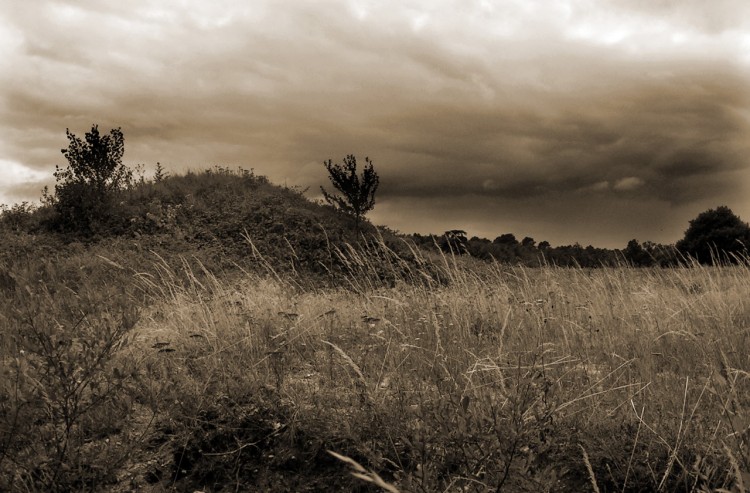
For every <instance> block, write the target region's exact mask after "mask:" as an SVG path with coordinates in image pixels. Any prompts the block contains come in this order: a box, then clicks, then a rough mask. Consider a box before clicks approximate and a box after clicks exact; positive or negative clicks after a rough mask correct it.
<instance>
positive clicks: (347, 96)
mask: <svg viewBox="0 0 750 493" xmlns="http://www.w3.org/2000/svg"><path fill="white" fill-rule="evenodd" d="M24 5H25V4H24V3H23V2H16V3H6V4H5V5H3V7H0V9H2V10H3V12H2V13H3V14H4V15H3V16H0V19H2V20H0V40H2V41H3V45H4V46H7V47H8V54H7V56H6V57H4V58H3V60H0V64H2V65H0V67H2V68H3V70H0V130H2V131H1V132H0V156H2V157H3V158H4V159H6V160H8V161H12V162H14V163H22V164H23V166H24V167H25V168H26V169H29V170H34V171H37V172H40V173H47V174H48V176H51V173H52V171H53V170H54V165H55V164H64V163H63V159H62V156H61V154H60V152H59V150H60V149H61V148H62V147H65V146H66V145H67V142H66V139H65V128H70V129H71V130H72V131H73V132H74V133H76V134H79V135H80V134H83V133H84V132H86V131H87V130H88V129H89V128H90V127H91V125H92V124H93V123H97V124H99V125H100V128H102V129H105V130H108V129H109V128H112V127H122V128H123V131H124V133H125V146H126V154H125V160H126V162H128V163H132V164H135V163H147V164H149V165H151V166H153V164H155V162H156V161H160V162H161V163H162V164H164V165H165V166H167V167H168V169H170V170H171V171H179V170H184V169H187V168H201V167H206V166H210V165H212V164H223V165H232V166H233V165H242V166H244V167H248V168H249V167H253V168H255V169H256V172H258V173H262V174H266V175H269V177H270V178H271V179H272V180H274V181H277V182H281V183H283V182H287V183H292V184H300V185H303V186H310V187H311V190H317V185H318V184H324V181H325V174H324V169H323V167H322V165H321V163H322V161H324V160H327V159H329V158H330V159H334V160H340V159H341V158H343V157H344V156H345V155H347V154H350V153H354V154H356V155H357V156H360V157H364V156H365V155H368V156H370V157H371V158H373V159H374V161H375V165H376V169H377V170H378V171H379V172H380V175H381V187H380V190H379V198H380V202H379V206H378V208H376V215H375V216H373V217H376V218H378V220H381V221H382V222H384V223H386V224H392V223H393V224H396V223H398V222H401V221H402V217H403V216H404V214H403V213H402V212H400V211H399V210H398V209H397V208H396V205H395V204H408V206H409V207H410V211H422V212H421V213H422V214H423V215H422V216H420V217H417V216H414V215H413V214H409V217H411V219H410V221H412V222H411V224H412V226H411V227H409V226H408V225H405V224H404V225H403V226H402V227H403V229H404V230H410V229H412V230H413V229H416V228H417V227H421V226H423V225H425V224H428V223H429V224H434V227H436V228H441V227H444V226H445V227H446V229H452V226H448V225H441V224H442V223H440V221H438V220H431V219H430V220H428V219H426V218H427V217H428V216H432V215H433V214H435V215H437V216H436V217H440V218H445V220H446V221H448V218H453V219H451V220H452V221H455V222H459V221H460V220H461V218H463V221H465V222H466V223H470V222H472V221H473V222H474V223H476V225H477V228H482V231H489V230H490V228H491V225H492V224H493V223H492V221H496V227H497V228H498V229H500V228H503V229H507V227H506V226H504V225H507V224H509V222H510V221H511V220H512V218H513V217H523V218H524V223H523V224H536V225H538V228H539V229H538V230H537V231H542V232H543V231H544V227H548V228H550V230H552V229H553V228H563V226H560V225H561V224H567V223H568V221H569V220H566V219H565V217H562V216H560V214H562V212H561V211H566V214H570V215H571V217H573V216H580V215H582V214H584V215H588V217H589V219H590V220H589V221H587V222H585V223H584V225H583V226H575V228H582V229H576V230H575V233H576V234H580V235H581V236H582V237H581V238H580V241H582V242H585V241H586V239H585V236H586V235H591V236H594V235H602V236H606V235H607V234H609V235H611V236H612V238H614V239H613V240H612V241H619V239H620V238H622V237H625V236H628V235H630V236H631V237H632V235H633V233H632V231H631V232H626V231H623V229H624V228H626V227H631V226H632V227H635V226H634V223H633V222H632V221H631V220H630V219H629V218H630V215H632V211H633V210H634V208H633V206H632V201H636V200H637V201H638V203H639V204H649V205H650V206H651V207H654V208H655V209H654V211H652V213H651V214H649V221H651V222H650V223H649V224H648V225H646V226H644V229H641V230H640V231H641V232H642V233H643V234H644V235H651V234H654V235H660V236H659V238H653V237H652V238H651V239H658V240H669V236H668V233H667V232H664V231H666V230H667V229H668V228H667V222H668V221H674V220H675V216H674V214H676V212H675V211H681V213H683V214H687V216H685V217H682V218H680V219H679V221H682V222H685V221H687V219H690V218H691V217H692V216H691V215H690V214H692V215H694V214H695V213H697V212H700V209H698V210H697V211H696V208H697V207H703V206H704V205H705V204H709V206H716V205H717V204H716V203H725V202H729V201H730V200H743V204H744V205H743V206H744V207H746V210H747V211H748V213H747V214H746V215H750V203H747V202H744V200H745V199H742V197H744V196H746V194H745V193H744V192H745V191H746V190H745V187H746V185H745V184H746V183H747V182H748V180H747V177H748V164H749V163H748V161H747V157H746V156H748V155H750V153H748V151H750V128H749V127H750V102H749V97H748V96H749V94H748V93H749V91H747V89H746V88H747V87H748V82H750V58H748V56H747V52H750V38H748V37H747V35H746V34H745V33H747V32H748V29H746V28H747V27H749V26H748V21H747V19H750V12H748V8H750V7H748V6H749V5H750V4H748V3H747V2H733V1H730V0H721V1H719V2H717V3H716V8H713V7H711V8H709V7H707V6H706V5H708V4H705V3H704V2H698V1H697V0H689V1H686V2H676V1H655V2H646V1H640V0H608V1H604V2H589V1H569V2H554V3H544V4H541V3H534V2H527V1H521V0H512V1H511V0H508V1H503V2H495V3H490V2H484V3H482V2H478V3H473V2H449V1H439V2H427V1H423V2H416V3H414V2H409V4H408V5H407V4H404V3H401V2H388V1H384V2H375V3H373V2H358V1H354V0H352V1H335V0H326V1H323V2H315V3H309V2H289V3H285V5H284V7H283V8H282V7H279V6H278V4H277V3H275V2H267V1H261V2H253V3H252V5H250V4H247V3H241V2H234V1H223V2H218V3H217V2H214V3H212V4H210V5H209V4H207V3H205V2H197V1H194V2H180V3H179V4H178V3H176V2H155V1H149V0H136V1H134V2H129V3H128V4H127V5H125V4H122V3H116V2H114V3H113V2H99V1H93V0H87V1H76V2H71V1H69V2H51V1H40V2H37V3H35V8H33V9H32V8H29V7H28V6H24ZM712 6H713V4H712ZM744 13H748V14H749V15H742V14H744ZM6 42H7V43H6ZM745 48H747V49H745ZM4 183H5V182H4ZM9 183H10V182H9ZM13 183H16V184H13V185H8V186H7V187H6V188H8V189H10V188H13V189H14V190H16V191H17V192H18V193H19V194H20V193H21V189H20V188H18V186H20V185H18V184H17V182H13ZM623 192H627V193H623ZM34 195H35V197H34V198H36V196H38V194H34ZM587 201H589V202H587ZM441 204H451V206H452V207H454V209H451V210H455V211H460V213H461V216H460V217H459V216H457V215H455V214H453V213H452V212H448V211H447V210H446V208H447V207H448V205H445V206H443V205H441ZM457 204H460V206H459V205H457ZM594 206H596V207H598V214H599V215H592V214H593V213H591V212H588V209H590V208H591V207H594ZM381 207H382V209H383V210H384V211H391V212H390V213H388V214H386V213H384V212H383V213H381V212H379V211H378V210H379V209H380V208H381ZM488 210H489V211H493V212H492V215H491V216H490V215H488V213H487V212H486V211H488ZM735 210H738V211H740V212H741V211H742V210H743V209H742V207H735ZM454 216H455V217H454ZM571 221H572V220H571ZM460 226H461V225H460V224H458V225H455V227H460ZM521 226H522V225H521ZM569 228H570V230H571V231H572V230H573V229H575V228H574V227H573V226H569ZM469 229H470V228H469ZM670 231H673V230H671V229H670ZM519 233H521V232H520V231H519ZM536 234H537V235H539V233H536ZM555 234H556V235H558V236H559V237H560V238H567V237H568V236H567V233H565V232H564V231H562V230H557V232H556V233H555ZM547 239H549V240H552V241H553V242H554V241H555V238H547ZM628 239H629V238H628Z"/></svg>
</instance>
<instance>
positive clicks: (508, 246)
mask: <svg viewBox="0 0 750 493" xmlns="http://www.w3.org/2000/svg"><path fill="white" fill-rule="evenodd" d="M66 137H67V138H68V141H69V144H68V147H67V148H65V149H62V150H61V152H62V154H63V156H64V157H65V159H66V160H67V162H68V165H67V166H66V167H64V168H61V167H59V166H57V167H56V170H55V172H54V177H55V179H56V184H55V189H54V193H50V192H49V190H47V189H46V188H45V190H44V191H43V194H42V207H41V208H38V207H36V206H33V205H30V204H28V203H22V204H16V205H14V206H11V207H8V206H5V205H3V206H0V226H2V227H4V228H5V229H6V230H8V229H11V230H16V231H18V230H23V229H27V228H28V225H29V224H31V223H32V222H33V221H30V220H29V218H30V216H31V215H32V214H35V213H38V212H39V209H42V210H43V213H42V214H41V215H42V216H43V217H42V219H41V220H39V221H37V222H38V223H39V224H40V225H41V226H42V228H43V229H44V230H46V231H48V232H53V233H54V232H57V233H64V234H66V235H69V236H72V237H73V238H92V237H101V236H106V235H117V234H122V233H124V232H125V231H127V230H128V228H127V225H125V226H123V221H122V220H123V217H124V215H126V211H124V210H122V206H123V203H124V202H122V201H121V200H119V197H120V195H121V194H122V193H123V192H124V191H125V190H128V189H132V188H133V187H134V185H135V184H136V182H137V181H138V180H136V179H135V178H134V173H133V170H131V169H130V168H128V167H127V166H126V165H124V164H123V162H122V157H123V154H124V135H123V133H122V130H121V129H120V128H116V129H113V130H111V131H110V133H109V134H107V135H102V134H101V133H100V132H99V129H98V126H97V125H93V126H92V129H91V131H89V132H87V133H86V134H85V137H84V139H81V138H78V137H77V136H76V135H75V134H73V133H72V132H70V130H69V129H66ZM365 162H366V164H365V166H363V170H362V172H361V174H359V173H358V169H357V161H356V157H355V156H353V155H347V156H346V158H345V159H344V160H343V163H342V164H334V163H333V162H332V161H331V160H330V159H329V160H328V161H327V162H324V163H323V164H324V166H325V168H326V171H327V172H328V177H329V179H330V181H331V184H332V185H333V186H334V188H335V189H336V191H337V192H338V193H335V192H334V193H329V192H328V191H327V190H325V189H324V188H323V187H321V191H322V193H323V198H324V200H325V202H326V203H327V204H328V205H329V206H331V207H332V208H333V209H334V210H336V211H338V212H340V213H342V214H343V215H345V216H347V217H351V218H352V220H353V225H354V228H353V229H354V233H355V237H356V238H359V237H360V234H361V233H362V231H363V226H364V222H365V216H366V214H367V213H368V212H369V211H371V210H372V209H373V208H374V206H375V193H376V191H377V189H378V185H379V176H378V174H377V172H376V171H375V168H374V165H373V162H372V161H371V160H370V159H369V158H365ZM166 178H167V174H166V173H165V172H164V169H163V168H162V167H161V165H160V164H158V163H157V169H156V173H155V175H154V181H155V182H162V181H164V180H165V179H166ZM264 180H266V182H267V179H265V178H264ZM140 183H144V177H143V176H142V175H141V177H140ZM130 221H131V222H132V221H133V219H132V218H131V219H130ZM404 236H406V237H408V238H410V239H411V240H412V241H414V243H415V244H417V245H418V246H421V247H424V248H427V249H430V248H433V249H438V250H440V251H442V252H444V253H449V254H454V255H465V254H466V255H470V256H472V257H476V258H479V259H484V260H496V261H500V262H509V263H521V264H525V265H530V266H534V265H542V264H552V265H559V266H580V267H600V266H615V265H622V264H623V262H627V263H628V264H630V265H632V266H636V267H651V266H659V267H670V266H675V265H679V264H683V263H685V262H686V261H689V260H690V259H694V260H696V261H698V262H699V263H701V264H715V263H738V262H741V261H746V260H747V258H748V257H747V255H748V250H747V246H748V245H750V226H749V225H748V224H747V223H746V222H743V221H742V220H741V219H740V218H739V217H738V216H737V215H736V214H734V213H733V212H732V210H731V209H730V208H729V207H727V206H719V207H717V208H716V209H709V210H707V211H705V212H702V213H701V214H699V215H698V216H697V217H696V218H695V219H693V220H691V221H690V224H689V227H688V229H687V230H686V231H685V235H684V237H683V238H682V239H680V240H679V241H678V242H677V243H676V244H675V245H662V244H658V243H653V242H650V241H646V242H643V243H640V242H639V241H638V240H636V239H633V240H630V241H629V242H628V244H627V245H626V246H625V247H624V248H623V249H606V248H596V247H593V246H591V245H589V246H586V247H583V246H581V245H580V244H578V243H575V244H573V245H563V246H556V247H553V246H552V245H550V243H549V242H547V241H541V242H539V243H537V242H536V241H535V240H534V239H533V238H530V237H524V238H523V239H521V240H518V239H517V238H516V236H515V235H514V234H513V233H505V234H502V235H500V236H498V237H496V238H495V239H494V240H489V239H487V238H479V237H476V236H474V237H471V238H467V234H466V232H465V231H463V230H458V229H456V230H450V231H446V232H445V233H443V234H442V235H420V234H417V233H414V234H411V235H408V234H407V235H404Z"/></svg>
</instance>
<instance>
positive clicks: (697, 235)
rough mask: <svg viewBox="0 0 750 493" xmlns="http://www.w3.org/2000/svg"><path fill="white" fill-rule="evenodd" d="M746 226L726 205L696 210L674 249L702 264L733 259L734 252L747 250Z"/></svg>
mask: <svg viewBox="0 0 750 493" xmlns="http://www.w3.org/2000/svg"><path fill="white" fill-rule="evenodd" d="M748 244H750V226H748V224H747V223H746V222H743V221H742V220H741V219H740V218H739V217H738V216H737V215H735V214H734V213H733V212H732V210H731V209H730V208H729V207H726V206H719V207H717V208H716V209H709V210H707V211H705V212H702V213H700V214H698V217H696V218H695V219H693V220H692V221H690V227H688V229H687V230H686V231H685V237H684V238H683V239H681V240H680V241H678V242H677V245H676V246H677V249H678V250H679V251H680V252H681V253H683V254H684V255H689V256H691V257H693V258H695V259H696V260H698V262H700V263H702V264H713V263H714V262H715V261H728V262H732V263H734V262H736V260H737V258H736V255H737V254H744V253H747V246H748Z"/></svg>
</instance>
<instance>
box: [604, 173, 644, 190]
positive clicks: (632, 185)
mask: <svg viewBox="0 0 750 493" xmlns="http://www.w3.org/2000/svg"><path fill="white" fill-rule="evenodd" d="M645 183H646V182H645V181H643V180H642V179H641V178H638V177H637V176H628V177H626V178H621V179H619V180H617V181H616V182H615V184H614V186H613V187H612V189H613V190H617V191H620V192H626V191H629V190H635V189H636V188H640V187H642V186H643V185H644V184H645Z"/></svg>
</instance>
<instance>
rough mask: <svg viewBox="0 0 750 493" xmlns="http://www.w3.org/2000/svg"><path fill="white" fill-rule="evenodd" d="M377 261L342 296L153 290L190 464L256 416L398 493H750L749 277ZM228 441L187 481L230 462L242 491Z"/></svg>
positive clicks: (211, 283) (252, 289) (147, 338)
mask: <svg viewBox="0 0 750 493" xmlns="http://www.w3.org/2000/svg"><path fill="white" fill-rule="evenodd" d="M371 248H374V247H371ZM376 253H377V255H374V254H373V252H369V253H367V252H365V253H361V252H358V251H357V250H355V249H351V250H350V251H348V252H343V251H337V252H335V254H337V255H340V256H341V258H342V259H345V260H346V262H347V263H348V265H349V267H350V269H351V271H352V276H351V278H350V282H349V286H348V287H347V288H340V289H324V290H313V289H307V290H306V289H302V288H300V285H299V283H297V282H296V281H295V280H291V281H286V280H283V279H281V278H280V277H278V276H257V275H251V274H247V275H245V276H243V277H242V278H240V279H235V280H232V281H227V280H221V279H217V278H215V277H213V276H212V275H211V274H210V273H209V272H201V267H200V265H197V266H196V265H188V264H187V263H186V264H185V270H186V272H188V273H189V275H188V276H187V279H190V282H187V283H186V282H177V281H176V279H177V278H178V277H183V278H185V276H177V275H176V274H175V273H174V272H172V271H170V270H169V269H168V268H167V267H165V266H164V265H161V267H160V271H159V272H161V275H160V276H158V277H144V278H143V279H142V281H143V284H144V286H146V288H147V289H149V290H151V292H153V293H156V294H157V295H158V299H159V300H160V301H159V302H158V303H155V304H154V305H153V306H152V308H151V311H150V313H147V314H146V316H145V317H144V319H143V322H142V323H141V326H140V328H139V336H138V338H139V340H140V342H139V344H140V347H141V348H142V349H143V350H146V351H148V350H149V348H153V347H159V348H160V349H165V348H168V349H170V350H174V351H173V352H157V351H156V350H154V349H150V351H151V353H150V354H151V356H150V357H149V360H148V361H147V364H148V367H149V368H150V371H152V372H153V375H155V376H158V378H155V381H156V383H155V384H154V385H153V389H152V391H153V392H155V393H157V394H159V395H162V396H166V395H169V396H171V397H170V398H172V397H173V401H174V405H173V406H172V407H171V408H170V409H169V410H165V411H164V412H165V413H166V414H168V415H169V416H170V419H176V421H179V422H181V423H182V425H181V426H183V433H185V435H184V436H183V437H182V439H184V440H185V443H184V450H185V451H186V452H190V449H191V447H193V446H195V444H194V443H192V442H191V440H192V438H191V435H190V434H191V433H192V431H191V428H190V427H191V426H193V427H200V426H199V425H200V423H201V420H202V419H204V418H206V419H207V417H213V419H216V417H217V415H218V416H219V418H221V419H223V417H222V416H221V413H239V412H241V411H240V410H242V409H244V411H242V412H246V411H247V407H248V406H249V405H250V404H248V403H250V402H253V403H254V404H253V405H256V406H257V405H261V406H262V405H266V406H269V407H273V408H275V409H276V410H277V411H278V412H277V413H276V414H275V415H274V417H273V418H272V421H274V422H273V423H272V424H273V426H271V428H270V431H269V433H268V434H267V435H264V437H261V438H263V439H264V440H265V442H264V444H265V445H264V446H265V447H267V448H274V447H275V448H274V450H278V447H279V446H280V445H279V444H280V443H281V444H285V445H286V446H287V447H288V449H289V450H296V451H298V452H299V453H305V452H307V453H309V454H310V456H309V457H307V459H308V460H311V461H312V460H313V459H314V460H320V458H319V457H318V456H317V455H315V451H314V450H313V451H311V450H310V448H311V447H312V448H315V447H317V449H320V450H324V449H331V450H332V451H334V452H338V453H340V454H342V455H343V456H348V457H354V458H356V459H357V460H356V461H355V460H354V459H352V461H354V462H355V463H358V464H359V463H365V464H366V465H367V469H366V470H365V469H364V468H362V470H365V471H366V473H362V472H361V471H359V472H360V477H362V476H361V474H365V475H367V474H373V475H372V476H368V477H370V478H378V480H380V481H387V482H388V484H389V485H391V486H389V487H393V488H399V489H400V490H402V491H500V490H501V489H502V490H506V489H507V490H509V491H559V490H560V489H566V488H567V489H573V490H575V489H577V488H586V487H587V486H586V485H588V487H593V488H594V489H597V488H601V489H602V491H635V490H644V489H651V490H658V491H709V490H711V489H717V488H724V489H726V490H730V491H731V490H732V489H733V488H734V490H736V491H740V490H741V489H743V487H744V484H746V483H747V479H748V478H747V475H748V471H750V468H749V467H748V465H749V464H748V462H749V460H750V455H749V454H748V452H747V449H746V445H745V441H746V439H747V432H748V429H749V427H750V414H749V413H748V407H747V406H748V397H747V396H748V395H750V394H748V387H749V386H748V378H747V377H748V375H750V374H749V373H748V371H750V365H749V364H748V359H747V355H746V352H745V347H747V337H748V327H750V324H749V323H748V322H749V320H750V305H749V304H750V301H749V300H750V297H749V296H748V295H749V294H750V269H748V267H746V266H733V267H722V268H708V267H701V266H694V267H693V268H690V269H669V270H638V269H631V268H621V269H599V270H583V269H559V268H555V267H546V268H542V269H525V268H520V267H518V268H514V267H507V266H501V265H496V264H495V265H492V264H481V263H477V262H473V261H471V260H467V259H455V258H452V257H443V258H438V259H430V260H428V259H424V258H421V257H420V258H418V261H417V262H413V263H412V264H410V265H411V267H409V266H406V267H405V264H404V263H403V262H401V261H400V259H399V258H398V257H397V256H396V255H395V254H394V253H393V252H391V251H388V250H386V249H385V248H383V249H382V250H380V251H378V252H376ZM435 264H438V267H437V268H436V267H434V265H435ZM384 266H385V267H386V272H390V273H391V274H392V275H390V276H383V270H384ZM427 266H431V267H430V268H428V267H427ZM193 270H195V271H196V272H197V273H198V274H199V275H194V274H192V272H193ZM198 278H201V279H202V281H199V280H198ZM157 343H159V344H157ZM222 402H230V403H231V405H227V406H224V405H222V404H221V403H222ZM217 413H218V414H217ZM176 417H178V418H179V419H177V418H176ZM230 421H231V420H230ZM201 429H202V430H204V429H203V428H201ZM204 431H205V430H204ZM214 431H215V433H217V434H218V433H219V432H218V431H216V430H214ZM224 433H226V434H227V435H226V436H230V435H231V433H230V431H229V430H224ZM222 436H225V435H222ZM269 437H270V438H269ZM255 438H257V437H255ZM255 438H253V440H255ZM298 439H301V440H302V445H300V442H299V441H298ZM233 440H235V442H236V443H232V444H231V446H230V445H229V444H226V445H227V446H226V447H225V448H226V450H220V447H221V446H222V444H221V443H220V442H216V443H217V444H216V445H214V448H213V449H211V450H207V448H208V446H207V445H206V443H205V442H202V443H201V447H203V448H202V449H201V450H202V455H200V457H199V458H198V459H196V460H194V461H193V462H191V464H190V467H192V468H194V470H198V469H200V468H201V467H202V468H204V469H210V468H212V467H215V464H213V463H212V462H211V461H210V457H211V454H214V455H215V454H222V453H224V452H226V453H227V454H230V455H233V457H234V458H235V459H236V461H237V463H236V466H233V468H231V470H232V474H234V475H235V476H236V477H240V476H242V475H243V474H247V471H246V470H244V469H243V467H242V465H241V464H242V462H243V461H242V460H240V459H241V457H242V456H241V451H243V450H245V451H246V450H248V448H247V447H246V445H247V443H246V442H242V437H241V434H235V435H234V438H233ZM248 440H250V438H248ZM305 440H306V441H305ZM271 441H273V444H272V443H270V442H271ZM252 445H253V447H254V448H258V446H257V445H256V444H255V443H253V444H252ZM317 449H316V450H317ZM581 451H583V457H582V454H581ZM200 461H203V462H200ZM201 464H202V465H201ZM281 467H292V466H289V464H287V463H284V465H282V466H281ZM331 467H334V466H331ZM360 467H361V466H360ZM183 469H189V468H183ZM292 469H293V468H292ZM344 469H345V468H341V473H342V474H343V473H345V471H344ZM190 474H191V473H190V470H187V471H186V472H185V474H183V476H188V477H190ZM177 476H180V475H179V474H178V475H177ZM200 477H201V478H203V476H200ZM381 478H385V479H381ZM177 479H179V478H177ZM193 479H194V480H196V481H199V479H196V478H195V477H193ZM230 481H231V476H230ZM238 484H239V483H238Z"/></svg>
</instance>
